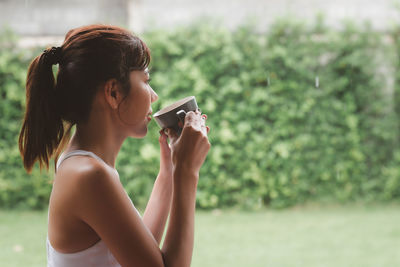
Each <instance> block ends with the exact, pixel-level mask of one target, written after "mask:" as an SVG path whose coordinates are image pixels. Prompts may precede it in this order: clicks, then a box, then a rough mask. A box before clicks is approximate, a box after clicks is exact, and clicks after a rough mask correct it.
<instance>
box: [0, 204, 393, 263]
mask: <svg viewBox="0 0 400 267" xmlns="http://www.w3.org/2000/svg"><path fill="white" fill-rule="evenodd" d="M399 222H400V206H399V205H388V206H372V207H361V206H354V205H353V206H344V207H311V206H310V207H298V208H293V209H288V210H282V211H277V210H263V211H257V212H244V211H213V212H201V211H200V212H197V215H196V237H195V249H194V255H193V264H192V266H194V267H200V266H207V267H214V266H215V267H216V266H218V267H222V266H230V267H234V266H251V267H253V266H254V267H256V266H263V267H269V266H279V267H285V266H307V267H314V266H315V267H316V266H321V267H322V266H323V267H330V266H332V267H333V266H335V267H337V266H340V267H344V266H349V267H357V266H360V267H361V266H362V267H369V266H371V267H372V266H373V267H378V266H379V267H383V266H388V267H393V266H400V223H399ZM46 227H47V212H46V211H43V212H26V211H23V212H21V211H0V265H1V266H2V267H16V266H31V267H34V266H45V265H46V247H45V240H46V231H47V229H46Z"/></svg>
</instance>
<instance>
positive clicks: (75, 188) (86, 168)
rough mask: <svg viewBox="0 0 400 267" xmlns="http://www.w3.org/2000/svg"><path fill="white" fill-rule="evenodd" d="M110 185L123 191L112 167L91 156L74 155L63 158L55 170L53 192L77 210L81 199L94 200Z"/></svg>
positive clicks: (80, 205)
mask: <svg viewBox="0 0 400 267" xmlns="http://www.w3.org/2000/svg"><path fill="white" fill-rule="evenodd" d="M110 187H114V188H115V190H116V191H121V189H122V193H123V192H124V191H123V188H122V185H121V184H120V182H119V178H118V174H117V173H116V172H115V171H113V169H111V168H110V167H108V166H106V165H105V164H104V163H102V162H100V161H99V160H97V159H94V158H92V157H87V156H74V157H71V158H69V159H67V160H65V161H64V162H63V163H62V165H61V166H60V168H59V170H58V171H57V174H56V179H55V181H54V186H53V191H55V192H53V193H55V194H57V195H58V196H60V197H62V198H63V199H64V200H65V201H68V203H70V205H71V206H72V207H74V208H73V210H74V211H76V212H78V211H79V208H80V207H82V204H83V203H82V201H85V200H86V201H87V200H90V199H92V200H93V201H96V198H97V197H101V194H102V191H104V190H106V189H109V190H110V189H111V188H110ZM120 193H121V192H120ZM93 198H94V199H93Z"/></svg>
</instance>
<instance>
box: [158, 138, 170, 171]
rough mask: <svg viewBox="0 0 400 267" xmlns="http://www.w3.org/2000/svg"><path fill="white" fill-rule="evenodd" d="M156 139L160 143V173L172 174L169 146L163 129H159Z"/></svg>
mask: <svg viewBox="0 0 400 267" xmlns="http://www.w3.org/2000/svg"><path fill="white" fill-rule="evenodd" d="M158 141H159V143H160V173H162V174H165V175H171V176H172V170H173V166H172V157H171V148H170V147H169V144H168V136H167V135H166V134H165V132H164V130H161V131H160V137H159V138H158Z"/></svg>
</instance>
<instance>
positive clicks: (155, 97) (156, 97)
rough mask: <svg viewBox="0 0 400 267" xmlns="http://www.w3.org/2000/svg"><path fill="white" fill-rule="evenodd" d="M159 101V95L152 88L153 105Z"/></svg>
mask: <svg viewBox="0 0 400 267" xmlns="http://www.w3.org/2000/svg"><path fill="white" fill-rule="evenodd" d="M157 99H158V95H157V93H156V92H154V90H153V88H151V103H154V102H156V101H157Z"/></svg>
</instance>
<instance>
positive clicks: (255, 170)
mask: <svg viewBox="0 0 400 267" xmlns="http://www.w3.org/2000/svg"><path fill="white" fill-rule="evenodd" d="M399 14H400V12H399V3H398V2H397V1H392V0H390V1H389V0H382V1H362V0H346V1H345V0H337V1H322V0H285V1H278V0H264V1H262V0H247V1H244V0H231V1H228V0H220V1H212V0H203V1H195V0H186V1H183V0H173V1H160V0H115V1H106V0H81V1H76V0H69V1H66V0H59V1H50V0H35V1H34V0H25V1H22V0H16V1H11V0H0V236H1V238H0V262H1V266H10V267H11V266H44V265H45V264H46V250H45V240H46V231H47V206H48V200H49V195H50V191H51V181H52V178H53V173H52V172H51V171H50V172H48V173H47V172H45V171H42V172H40V170H39V169H38V168H35V169H34V170H33V173H32V175H27V174H26V173H25V171H24V169H23V166H22V163H21V159H20V156H19V151H18V147H17V139H18V133H19V130H20V127H21V120H22V116H23V112H24V105H25V88H24V84H25V78H26V72H27V68H28V65H29V63H30V61H31V60H32V59H33V58H34V57H36V56H37V55H39V54H40V53H41V52H42V51H43V50H44V49H45V48H47V47H49V46H60V45H61V44H62V42H63V38H64V36H65V34H66V33H67V31H68V30H70V29H72V28H74V27H78V26H82V25H86V24H93V23H102V24H113V25H118V26H122V27H125V28H128V29H130V30H132V31H133V32H135V33H136V34H138V35H139V36H140V37H141V38H142V39H143V40H144V41H145V42H146V43H147V45H148V46H149V47H150V49H151V51H152V63H151V76H152V82H151V85H152V87H153V89H154V90H155V91H156V92H157V94H158V95H159V100H158V101H157V102H156V103H154V104H153V110H155V111H156V110H158V109H160V108H161V107H163V106H165V105H168V104H170V103H172V102H174V101H176V100H178V99H180V98H183V97H185V96H189V95H195V96H196V99H197V102H198V104H199V106H200V107H201V109H202V110H203V112H204V113H206V114H207V115H208V120H207V122H208V124H209V126H210V128H211V131H210V136H209V138H210V141H211V143H212V149H211V150H210V153H209V156H208V158H207V160H206V162H205V164H204V166H203V168H202V170H201V178H200V181H199V187H198V194H197V207H198V210H197V214H196V237H195V250H194V255H193V266H268V267H269V266H307V267H310V266H351V267H353V266H371V267H372V266H391V267H392V266H400V254H398V248H399V247H400V226H399V224H398V222H399V220H400V202H399V200H400V143H399V140H400V139H399V138H400V121H399V118H400V87H399V79H400V64H399V55H400V21H399ZM54 71H55V72H56V71H57V67H56V66H55V67H54ZM158 130H159V129H158V127H157V125H156V124H155V122H152V123H151V124H150V126H149V134H148V136H147V137H146V138H145V139H142V140H134V139H129V140H126V142H125V143H124V145H123V147H122V150H121V152H120V154H119V156H118V162H117V169H118V171H119V174H120V177H121V181H122V183H123V184H124V187H125V189H126V191H127V192H128V194H129V196H130V197H131V198H132V200H133V202H134V203H135V205H136V206H137V207H138V208H139V210H140V211H143V210H144V208H145V205H146V203H147V200H148V197H149V195H150V192H151V188H152V185H153V182H154V179H155V177H156V175H157V173H158V166H159V147H158ZM50 170H52V168H51V169H50Z"/></svg>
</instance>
